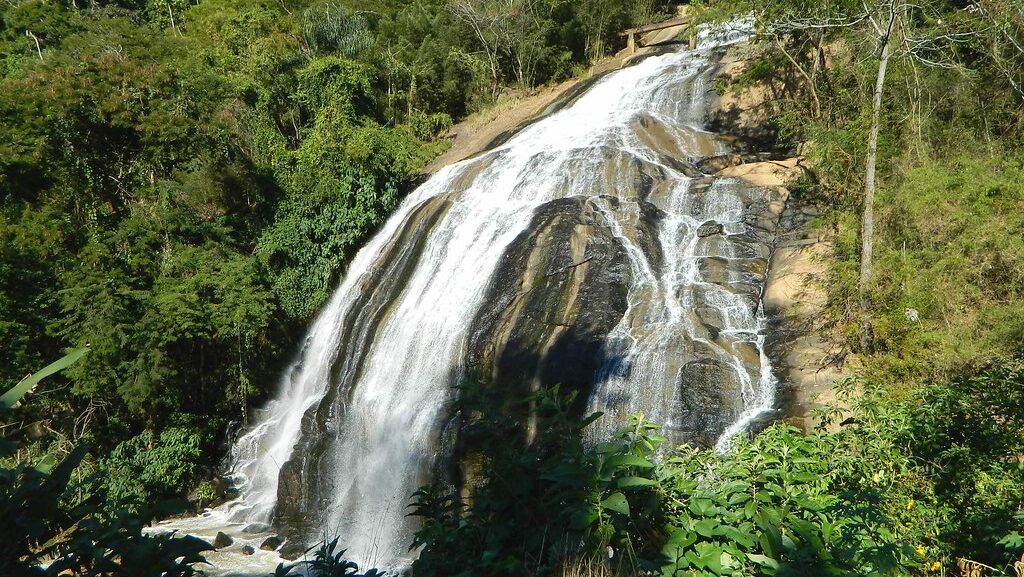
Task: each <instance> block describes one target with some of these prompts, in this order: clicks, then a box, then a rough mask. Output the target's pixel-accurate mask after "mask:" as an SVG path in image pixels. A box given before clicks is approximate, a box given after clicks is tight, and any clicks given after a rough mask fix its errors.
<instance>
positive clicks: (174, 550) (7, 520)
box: [0, 349, 212, 577]
mask: <svg viewBox="0 0 1024 577" xmlns="http://www.w3.org/2000/svg"><path fill="white" fill-rule="evenodd" d="M86 352H87V349H79V350H76V351H73V352H71V353H70V354H68V355H67V356H65V357H64V358H62V359H61V360H59V361H57V362H55V363H53V364H51V365H49V366H47V367H46V368H44V369H42V370H41V371H39V372H37V373H35V374H34V375H31V376H30V377H27V378H26V379H24V380H23V381H22V382H20V383H18V385H16V386H15V387H14V388H12V389H10V390H8V391H7V392H5V393H4V394H3V395H2V396H0V424H2V425H3V426H2V429H3V430H5V431H10V430H12V429H13V430H14V431H15V432H14V433H13V434H11V433H9V432H8V433H7V434H6V435H5V437H4V438H3V439H0V459H3V461H4V462H7V461H9V460H11V461H13V464H12V465H11V466H7V465H3V466H0V526H3V527H5V532H4V535H5V538H4V539H0V573H2V574H3V575H10V576H11V577H22V576H39V577H49V576H53V577H56V576H58V575H76V576H81V577H115V576H124V575H131V576H133V577H135V576H137V577H188V576H190V575H193V574H194V573H195V572H194V571H193V569H192V565H193V564H195V563H199V562H202V561H203V557H202V555H201V554H202V553H203V552H204V551H207V550H210V549H211V548H212V547H210V546H209V545H208V544H207V543H205V542H203V541H201V540H199V539H195V538H193V537H184V538H178V537H175V536H174V535H162V536H156V537H152V536H147V535H144V534H143V533H142V530H143V528H144V527H145V526H146V525H147V524H148V523H149V521H150V520H151V518H152V517H151V515H152V514H157V513H167V512H170V511H165V510H161V509H160V508H159V507H153V506H152V505H150V506H148V507H146V509H147V511H148V512H149V515H145V516H132V515H124V514H117V515H114V516H112V517H111V516H109V515H107V513H106V509H105V507H104V503H103V500H102V499H101V498H100V494H99V493H97V492H96V491H94V490H92V489H93V485H94V480H93V479H87V480H85V481H84V482H82V483H73V482H72V477H73V473H74V470H75V468H76V467H78V466H79V464H80V463H81V462H82V459H83V458H84V457H85V455H86V449H85V448H83V447H77V448H74V449H73V450H72V451H71V452H70V454H68V455H66V456H65V457H63V458H62V459H58V458H57V457H54V456H47V457H46V458H44V459H42V460H39V461H36V462H28V461H25V460H22V459H20V458H18V456H15V450H16V449H17V448H18V445H19V443H20V441H21V440H22V439H20V438H19V437H20V432H19V431H18V428H17V427H14V425H17V424H18V421H17V420H16V418H17V412H19V411H21V410H23V407H21V406H20V403H21V402H22V401H23V400H24V398H25V395H26V394H28V393H29V392H30V391H31V390H32V389H33V388H34V387H35V386H36V385H37V384H38V383H39V381H40V380H41V379H42V378H44V377H47V376H50V375H52V374H54V373H56V372H58V371H62V370H64V369H66V368H67V367H68V366H70V365H71V364H73V363H75V362H76V361H77V360H78V359H80V358H81V357H82V356H83V355H84V354H85V353H86ZM12 457H13V459H12ZM44 562H45V563H46V566H45V568H44V566H43V563H44Z"/></svg>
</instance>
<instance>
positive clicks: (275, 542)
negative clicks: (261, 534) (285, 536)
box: [260, 536, 283, 551]
mask: <svg viewBox="0 0 1024 577" xmlns="http://www.w3.org/2000/svg"><path fill="white" fill-rule="evenodd" d="M281 543H283V541H281V538H280V537H276V536H270V537H267V538H266V539H264V540H263V543H260V549H263V550H264V551H273V550H275V549H277V548H278V547H280V546H281Z"/></svg>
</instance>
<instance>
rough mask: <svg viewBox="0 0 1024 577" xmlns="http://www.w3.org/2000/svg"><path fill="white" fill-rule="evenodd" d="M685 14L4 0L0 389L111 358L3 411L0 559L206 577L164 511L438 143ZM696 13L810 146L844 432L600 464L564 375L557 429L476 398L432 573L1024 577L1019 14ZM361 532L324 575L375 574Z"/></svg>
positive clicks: (836, 413) (777, 128)
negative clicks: (737, 30) (464, 488)
mask: <svg viewBox="0 0 1024 577" xmlns="http://www.w3.org/2000/svg"><path fill="white" fill-rule="evenodd" d="M664 4H665V3H663V2H660V1H651V2H636V1H625V0H579V1H574V2H565V1H558V0H533V1H527V0H507V1H502V2H498V1H497V0H417V1H415V2H405V1H398V0H394V1H391V0H365V1H361V0H340V1H335V2H324V1H315V2H314V1H305V0H257V1H251V0H200V1H198V2H197V1H186V0H160V1H157V0H121V1H113V2H100V1H88V0H76V1H71V0H66V1H65V0H59V1H55V0H49V1H45V2H44V1H42V0H10V1H8V2H5V3H2V4H0V46H2V50H0V134H2V135H3V137H2V138H0V339H2V341H3V343H4V350H5V351H7V355H6V357H5V359H4V362H3V363H0V383H2V384H3V385H4V386H0V389H6V388H7V387H8V386H12V385H14V384H16V383H18V382H20V381H21V378H22V377H23V376H24V375H25V374H28V373H31V372H33V371H34V370H36V369H37V368H38V367H41V366H44V365H46V364H47V363H48V362H49V361H51V360H52V359H54V358H58V357H60V356H61V351H62V350H65V349H69V348H74V347H82V346H84V345H86V344H89V345H90V349H91V350H90V352H89V354H88V355H87V356H86V357H85V359H83V360H82V361H80V362H78V363H76V364H74V365H73V366H70V367H68V368H67V369H66V371H64V373H63V374H62V375H60V376H55V377H51V378H50V379H48V380H47V381H46V383H45V384H43V385H41V386H39V387H36V391H35V395H34V396H32V397H31V398H29V399H28V400H29V402H27V403H26V404H24V405H23V406H18V407H13V406H11V405H7V404H5V405H3V411H2V415H0V417H2V419H3V422H2V423H0V424H2V426H3V429H2V430H3V435H4V440H5V441H8V442H5V443H4V445H3V451H2V452H0V495H2V499H3V501H2V503H0V505H2V509H0V523H2V524H3V526H18V527H21V526H26V527H28V526H31V528H32V530H33V531H34V532H33V533H31V534H28V533H26V535H27V538H26V539H21V540H17V541H14V540H12V541H10V543H4V544H3V545H4V546H10V550H11V551H14V552H15V553H14V554H9V555H8V557H9V558H10V557H12V555H16V557H15V558H13V559H0V573H4V571H3V570H2V569H3V568H4V566H3V565H2V562H9V563H12V565H10V566H12V567H15V566H16V567H18V571H23V572H25V573H24V574H44V573H42V572H41V571H43V570H42V569H41V568H40V567H39V566H38V563H39V562H40V561H41V560H42V556H41V553H42V552H47V551H49V552H54V551H59V552H66V553H69V554H72V555H80V556H81V555H86V557H78V558H76V559H80V561H78V562H79V563H80V565H78V566H76V567H75V568H74V569H69V570H68V573H67V574H74V575H118V574H125V573H123V572H121V573H119V572H118V571H120V568H119V567H117V566H116V564H115V565H109V564H107V565H104V564H103V563H98V562H96V559H92V560H89V559H90V558H88V557H87V555H94V556H95V555H96V554H97V552H99V554H102V555H106V554H107V553H109V554H110V558H109V559H107V561H110V560H111V559H115V558H117V557H118V556H121V557H122V560H129V561H130V560H131V559H129V558H128V557H123V555H122V554H121V553H118V552H119V551H121V552H123V551H125V550H127V549H126V548H133V547H134V548H137V549H138V550H139V551H143V552H147V554H151V555H152V556H151V557H140V558H139V560H138V561H137V562H138V563H139V565H138V566H139V567H146V568H147V570H150V569H153V568H154V567H167V571H169V573H168V574H182V575H187V574H189V573H188V572H189V571H190V569H189V567H188V566H189V565H190V564H192V561H194V560H195V559H194V556H195V555H199V554H201V552H202V551H201V549H202V547H201V545H197V544H194V543H193V544H188V543H185V544H174V543H170V544H168V543H165V542H154V541H152V540H150V541H146V540H145V538H144V537H143V536H142V535H141V524H142V521H144V520H146V519H148V518H149V517H150V516H152V515H153V514H155V513H154V512H153V511H151V510H150V507H148V504H150V503H152V502H154V501H156V500H161V499H166V498H171V497H175V496H182V495H183V494H185V493H187V492H189V491H193V495H192V497H193V500H194V501H198V502H204V501H206V500H209V499H210V498H212V497H213V496H214V494H213V493H214V492H213V491H212V487H211V485H209V484H204V485H202V486H201V487H197V485H199V483H200V482H201V481H202V480H203V479H204V478H206V477H208V476H209V474H210V473H211V472H212V469H213V468H214V467H215V465H216V463H217V462H218V460H219V458H220V457H221V456H222V455H221V451H222V450H223V449H222V447H223V446H224V439H225V434H226V432H227V431H229V430H233V429H234V428H236V427H237V426H238V424H239V423H241V422H244V421H245V420H246V419H247V414H248V411H249V410H250V408H252V407H254V406H256V405H257V404H258V403H259V402H260V401H261V400H263V399H265V398H266V397H267V396H268V395H269V394H270V393H272V392H273V388H274V386H275V382H276V381H275V379H276V375H277V374H278V373H279V372H280V369H281V367H280V363H282V362H284V361H285V360H286V359H288V358H289V356H290V355H293V354H294V352H295V348H296V347H297V346H298V343H296V342H295V341H296V339H297V338H298V335H299V334H301V331H302V329H303V327H304V326H305V325H306V324H307V323H308V321H309V320H310V318H311V316H312V315H313V314H315V312H316V310H317V309H318V308H319V307H320V306H321V304H322V303H323V302H324V300H325V299H326V298H327V297H328V295H329V294H330V292H331V290H332V288H333V286H334V284H335V283H336V282H337V279H338V278H339V275H340V274H341V273H342V272H343V271H344V268H345V266H346V263H347V262H348V261H349V259H350V258H351V257H352V255H353V254H354V252H355V251H356V250H358V248H359V246H360V245H361V243H362V242H363V241H364V240H365V239H366V238H367V235H368V234H370V233H372V231H373V230H375V228H376V227H378V226H379V225H380V224H381V223H382V222H383V220H384V219H386V218H387V216H388V215H389V214H390V213H391V211H392V210H393V209H394V208H395V206H396V205H397V203H398V202H399V201H400V200H401V198H402V195H403V194H404V193H406V192H407V191H409V190H410V189H411V188H412V187H413V186H414V185H415V183H416V182H418V181H419V179H420V178H421V175H420V172H421V171H422V169H423V167H424V166H426V164H427V163H428V162H429V161H430V160H431V159H433V158H434V157H435V156H436V155H437V154H438V153H439V152H441V151H442V150H443V149H444V147H445V142H444V139H443V137H442V135H443V134H444V132H445V130H446V129H447V128H448V127H450V126H451V125H452V123H453V122H454V121H456V120H458V119H459V118H462V117H464V116H465V115H467V114H470V113H472V112H474V111H478V110H480V109H482V108H484V107H486V106H487V105H488V104H489V103H491V102H493V101H494V100H495V99H496V98H497V97H498V96H499V95H500V94H501V93H502V91H504V90H507V89H508V88H509V87H530V86H534V85H537V84H539V83H543V82H549V81H556V80H559V79H563V78H566V77H569V76H571V75H573V74H575V73H577V72H579V71H580V70H581V68H582V67H583V66H585V65H586V64H587V63H588V62H590V61H591V60H592V59H594V58H595V57H598V56H600V55H602V54H605V53H607V52H608V51H610V50H613V49H615V48H616V47H617V44H616V43H617V42H621V39H619V38H618V37H617V36H616V32H618V31H619V30H621V29H624V28H627V27H629V26H631V25H634V24H637V23H641V22H646V21H649V20H652V19H656V18H657V17H658V15H659V14H660V13H661V12H662V11H663V10H664V9H665V8H666V6H665V5H664ZM694 8H695V11H694V13H695V14H698V15H699V16H700V17H701V18H703V19H706V20H708V21H711V20H717V21H724V20H728V19H734V18H736V17H738V16H742V15H749V14H753V15H754V19H755V26H756V29H757V32H758V34H757V36H756V37H755V38H754V40H753V41H752V43H751V48H750V50H751V51H752V53H753V56H752V57H751V59H750V61H749V62H748V66H747V67H746V71H745V73H744V74H743V75H742V76H741V77H739V78H738V79H735V81H734V82H733V83H731V84H730V85H727V86H722V87H721V88H722V89H723V90H729V91H735V92H742V91H744V90H748V89H751V88H753V87H765V86H767V87H770V88H771V90H770V91H769V93H771V94H774V95H776V96H777V97H776V98H773V99H772V100H771V101H770V102H768V103H766V110H767V115H768V124H767V126H766V128H767V129H768V131H767V132H768V133H770V134H772V135H774V136H773V138H774V141H773V142H770V143H768V144H769V145H770V147H771V148H773V149H776V150H782V151H791V150H799V151H800V153H801V154H803V155H805V156H806V158H807V163H806V164H807V166H809V167H810V168H809V170H808V172H807V173H806V174H805V177H804V178H802V179H801V180H800V181H799V182H797V183H795V184H794V186H793V191H794V193H795V197H796V198H797V199H799V200H800V201H802V202H808V203H814V204H816V205H817V206H819V207H820V208H821V209H822V210H821V216H820V217H819V218H818V220H817V222H816V223H815V224H816V226H818V227H820V229H821V231H822V232H824V233H826V234H827V236H828V238H830V239H831V240H832V241H833V247H834V249H833V253H832V254H831V255H830V256H831V258H830V259H829V262H828V263H827V265H828V273H829V274H828V278H827V279H825V283H824V286H825V287H826V288H827V290H828V296H829V302H828V311H827V312H828V319H827V320H828V321H829V329H830V330H829V334H828V335H827V336H828V337H829V338H830V339H832V340H833V341H834V342H835V343H837V344H838V345H839V346H841V348H842V350H843V356H844V357H845V358H846V359H847V360H849V361H850V362H849V364H848V365H847V366H848V367H852V370H853V371H854V372H855V373H856V374H855V375H853V376H852V377H851V378H850V379H847V380H845V381H843V382H842V383H840V384H839V385H838V389H837V395H838V403H837V404H836V405H835V406H832V407H829V408H828V409H827V410H826V411H824V412H823V413H822V414H821V415H817V417H818V418H817V419H816V422H818V423H820V427H818V428H813V429H812V430H809V431H801V430H797V429H794V428H792V427H789V426H787V425H786V424H783V423H777V424H774V425H771V426H770V427H768V428H767V429H766V430H765V431H763V432H761V433H759V434H757V435H755V436H754V437H753V438H751V439H745V438H738V439H736V440H735V442H734V444H733V445H732V446H731V448H729V449H728V450H726V451H723V452H715V451H713V450H709V449H701V448H694V447H678V448H677V447H668V446H666V445H665V443H664V441H663V440H662V439H660V438H659V436H658V432H657V430H656V429H654V428H653V427H651V426H649V425H647V424H646V423H644V421H643V418H642V416H637V418H636V420H635V423H634V427H633V428H631V429H630V430H627V431H625V432H624V433H623V434H622V435H621V436H620V437H619V438H618V439H616V440H614V441H611V442H608V443H604V444H601V445H598V446H597V447H588V446H587V445H586V444H585V443H584V442H583V440H582V438H583V435H584V431H585V430H586V427H587V426H588V425H589V424H590V423H591V422H592V421H593V419H594V418H599V417H596V416H595V417H587V418H584V416H582V415H580V414H579V413H578V406H579V403H575V402H574V399H573V398H571V397H569V398H565V397H563V396H562V395H561V394H560V393H559V392H558V391H557V389H556V390H553V391H544V392H542V393H540V394H539V395H538V396H537V397H536V398H533V399H529V400H528V402H530V403H531V407H534V408H535V409H536V410H537V417H538V426H537V429H536V431H535V436H534V435H533V432H531V433H528V432H527V431H524V430H523V429H522V427H521V425H520V424H518V423H517V422H515V421H514V420H511V419H509V418H508V417H507V416H504V415H503V414H501V413H499V412H496V411H495V410H494V408H493V407H490V406H488V404H487V403H486V402H484V401H485V399H480V398H479V397H480V396H479V395H474V394H472V391H473V387H472V386H467V387H465V388H464V389H463V391H464V392H465V393H467V394H465V395H463V398H462V399H461V400H460V402H459V405H458V406H456V407H454V409H458V410H461V411H462V412H463V413H462V415H463V417H467V416H470V417H471V418H468V419H467V427H468V428H467V438H469V439H471V440H472V450H473V451H474V452H475V453H476V454H475V458H476V460H477V461H478V462H479V463H481V465H482V468H481V478H480V479H478V481H479V484H478V486H476V487H474V488H473V491H472V494H473V495H472V499H466V498H465V495H463V494H460V493H453V492H452V491H451V490H450V488H446V487H442V486H431V487H424V488H423V489H422V490H421V491H420V492H418V493H417V494H416V495H414V496H410V501H411V502H412V503H413V508H412V509H410V510H411V511H413V513H414V514H415V515H417V516H418V517H420V518H421V519H422V520H423V521H424V525H423V528H422V530H421V531H420V532H419V533H418V534H417V536H416V545H417V546H421V547H422V550H421V551H422V552H421V555H420V557H419V560H418V561H417V562H416V564H415V565H414V567H413V573H414V574H416V575H425V576H429V575H438V576H441V575H466V576H469V575H474V576H475V575H560V576H566V577H569V576H580V577H583V576H602V577H604V576H609V577H610V576H622V577H626V576H629V577H631V576H634V575H666V576H668V575H671V576H680V577H682V576H701V577H705V576H718V575H730V576H742V577H752V576H766V575H779V576H809V577H810V576H814V577H817V576H824V575H848V576H850V577H853V576H919V577H925V576H929V577H930V576H963V577H980V576H983V575H984V576H999V575H1001V576H1011V577H1014V576H1015V577H1021V576H1024V457H1022V455H1024V446H1022V444H1024V368H1022V365H1021V363H1022V361H1021V358H1022V354H1024V304H1022V303H1024V300H1022V296H1024V295H1022V291H1024V179H1022V177H1024V155H1022V153H1021V150H1022V147H1021V145H1022V144H1024V142H1022V140H1024V139H1022V135H1024V133H1022V126H1021V123H1022V119H1024V88H1022V87H1024V11H1022V8H1021V4H1020V2H1019V1H1018V0H978V1H962V2H961V1H958V2H949V1H945V0H924V1H922V2H917V3H905V2H890V1H886V2H882V1H881V0H869V1H867V2H861V1H853V0H839V1H837V2H827V3H825V2H818V1H816V0H765V1H760V2H750V1H748V0H707V1H704V2H700V3H698V2H694ZM491 18H496V19H497V20H496V21H497V22H500V23H501V25H500V26H490V27H483V28H481V27H480V26H475V24H479V23H480V22H481V21H482V20H481V19H491ZM883 63H884V64H883ZM865 225H867V226H865ZM908 309H913V311H916V313H917V317H918V318H917V320H914V319H913V318H911V317H912V315H910V314H908ZM23 392H24V391H21V392H19V394H18V398H21V395H22V393H23ZM12 431H16V433H13V432H12ZM527 439H532V441H531V442H528V441H527ZM517 441H518V442H517ZM11 442H13V443H14V444H11ZM87 449H88V451H87ZM41 464H48V465H46V466H41ZM40 504H41V505H40ZM82 520H85V521H86V523H85V524H84V525H82V524H81V523H79V521H82ZM14 523H18V525H15V524H14ZM76 523H77V524H76ZM74 527H78V528H80V529H81V530H82V532H81V533H78V535H79V536H80V539H79V540H68V536H69V534H68V533H64V532H63V531H66V530H69V528H74ZM337 537H338V540H337V541H333V542H327V543H325V544H324V546H323V547H321V548H320V550H319V551H318V552H315V553H314V557H315V563H314V564H312V565H310V566H309V567H308V569H309V571H310V572H311V573H312V574H314V575H323V576H328V575H330V576H333V575H355V574H357V573H358V572H359V568H357V567H354V566H353V565H352V564H350V563H347V562H345V561H344V553H343V548H344V536H343V535H340V536H337ZM54 538H56V539H57V542H56V544H55V543H51V539H54ZM140 543H144V544H141V545H140ZM193 546H195V547H193ZM62 547H63V548H62ZM174 547H184V549H181V550H182V551H185V553H183V554H182V555H184V557H185V559H183V560H182V563H178V562H177V561H176V558H177V557H180V556H175V557H170V559H168V555H171V554H174V552H175V549H174ZM196 547H198V548H196ZM186 553H187V554H186ZM81 559H85V560H81ZM157 563H167V565H157ZM15 564H16V565H15ZM364 569H365V568H364ZM59 570H60V566H57V567H56V568H55V569H54V570H53V571H51V574H58V572H59ZM175 572H176V573H175ZM287 572H288V568H286V567H282V569H281V570H280V571H279V574H282V575H283V574H285V573H287ZM12 574H22V573H14V572H12ZM129 574H131V573H129ZM366 574H367V575H373V574H374V572H373V571H372V570H370V572H369V573H366Z"/></svg>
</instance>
